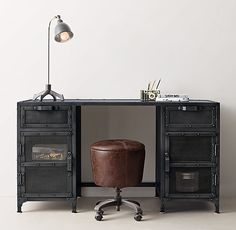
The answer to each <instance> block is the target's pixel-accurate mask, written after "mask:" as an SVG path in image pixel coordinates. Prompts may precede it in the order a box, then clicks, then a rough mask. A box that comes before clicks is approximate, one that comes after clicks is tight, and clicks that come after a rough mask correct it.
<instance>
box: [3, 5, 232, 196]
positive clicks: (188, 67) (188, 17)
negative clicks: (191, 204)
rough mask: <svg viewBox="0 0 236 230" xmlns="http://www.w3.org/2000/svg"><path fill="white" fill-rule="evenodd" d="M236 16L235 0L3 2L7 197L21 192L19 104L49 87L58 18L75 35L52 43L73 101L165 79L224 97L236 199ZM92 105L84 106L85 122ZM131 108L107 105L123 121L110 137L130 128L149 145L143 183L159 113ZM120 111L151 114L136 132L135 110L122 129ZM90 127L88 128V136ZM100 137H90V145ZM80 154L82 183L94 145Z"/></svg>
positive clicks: (174, 88)
mask: <svg viewBox="0 0 236 230" xmlns="http://www.w3.org/2000/svg"><path fill="white" fill-rule="evenodd" d="M235 12H236V1H234V0H227V1H225V0H198V1H195V0H178V1H176V0H99V1H98V0H67V1H61V0H51V1H31V0H21V1H17V0H15V1H13V0H1V1H0V22H1V28H2V29H1V35H0V58H1V62H0V78H1V90H0V97H1V113H0V118H1V119H0V130H1V132H0V135H1V137H0V140H1V151H0V157H1V158H0V159H1V166H0V181H1V183H0V184H1V186H0V187H1V189H0V196H8V195H9V196H11V195H15V193H16V102H17V101H20V100H25V99H29V98H31V97H32V96H33V94H34V93H36V92H38V91H41V90H42V89H43V88H44V85H45V83H46V77H47V59H46V57H47V26H48V22H49V20H50V19H51V18H52V17H53V16H54V15H57V14H61V16H62V19H64V21H65V22H66V23H68V24H69V25H70V26H71V28H72V30H73V32H74V38H73V39H72V40H71V41H70V42H68V43H65V44H59V43H56V42H52V62H51V70H52V71H51V76H52V85H53V89H54V90H56V91H58V92H62V93H63V94H64V96H65V97H66V98H138V97H139V90H140V89H141V88H144V87H146V86H147V84H148V82H149V81H150V80H154V79H159V78H160V77H161V78H162V83H161V86H160V87H161V92H162V93H184V94H188V95H189V96H190V97H191V98H199V99H211V100H216V101H219V102H221V192H222V195H223V196H231V195H234V194H235V193H236V185H235V174H236V167H235V164H236V153H235V147H236V141H235V130H236V118H235V117H236V103H235V96H233V95H234V91H235V85H236V79H235V75H236V65H235V62H236V14H235ZM90 109H92V110H95V111H94V112H96V113H98V114H99V113H101V110H99V108H90ZM90 109H87V110H86V108H85V109H84V111H83V112H84V113H83V117H84V118H85V119H86V118H88V117H89V116H90V115H91V111H89V110H90ZM127 110H129V109H127V108H120V110H119V111H117V109H116V108H112V107H111V108H108V111H109V112H108V114H109V117H110V119H115V123H114V122H110V123H107V125H108V129H109V130H110V134H109V135H110V136H116V135H121V134H122V135H123V134H124V133H126V134H129V136H131V137H134V138H136V139H137V138H138V139H140V140H143V141H144V142H145V143H146V144H147V145H148V148H149V152H150V153H149V155H148V157H149V159H147V161H146V163H147V164H146V168H145V175H144V179H145V181H151V180H152V179H153V177H154V175H153V172H152V170H150V169H152V168H153V167H154V165H153V164H152V162H153V160H154V155H153V151H154V140H153V139H152V138H153V136H152V132H153V130H152V127H153V125H154V123H153V122H152V119H151V118H152V116H154V112H153V110H152V108H149V109H148V110H147V111H146V110H143V109H142V108H136V111H133V110H130V111H127ZM120 114H121V115H122V114H123V116H124V114H128V117H130V118H131V119H132V118H133V114H140V115H141V117H149V119H146V120H145V121H144V122H146V123H142V125H141V128H142V127H144V130H134V129H133V128H132V127H134V126H132V124H135V122H136V123H137V124H139V123H140V117H139V116H135V117H134V118H133V119H134V120H133V121H132V122H134V123H132V124H131V125H130V126H129V125H128V126H127V127H126V128H125V129H124V130H123V129H122V133H121V132H120V130H121V128H120V127H121V123H122V122H123V121H122V120H120V118H119V117H120V116H119V115H120ZM109 124H113V125H110V126H109ZM114 124H115V125H114ZM94 126H95V127H96V124H94ZM84 128H86V127H85V126H84ZM118 128H119V129H118ZM90 129H91V126H90ZM87 130H89V125H88V126H87V129H86V130H83V132H87ZM140 131H143V132H144V134H142V135H141V136H139V134H137V133H140ZM101 137H102V136H101ZM93 139H94V137H93V136H89V137H88V139H86V140H83V143H84V148H86V144H88V143H89V140H93ZM82 158H83V160H84V162H83V167H84V172H85V173H84V175H83V179H89V178H91V172H90V168H89V167H90V165H89V159H88V156H87V155H86V151H84V153H83V156H82ZM85 193H86V192H85Z"/></svg>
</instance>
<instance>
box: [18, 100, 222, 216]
mask: <svg viewBox="0 0 236 230" xmlns="http://www.w3.org/2000/svg"><path fill="white" fill-rule="evenodd" d="M93 105H96V106H99V105H101V106H154V107H155V110H156V116H155V118H156V137H155V140H156V179H155V181H154V182H152V183H147V182H146V183H142V184H140V186H144V187H155V190H156V196H159V197H160V199H161V211H165V203H166V202H167V201H168V200H171V199H204V200H210V201H213V202H214V203H215V207H216V212H219V160H220V157H219V156H220V148H219V145H220V104H219V103H218V102H213V101H208V100H191V101H189V102H143V101H140V100H138V99H112V100H110V99H84V100H76V99H74V100H65V101H63V102H60V101H57V102H53V101H51V100H46V101H43V102H39V101H32V100H28V101H22V102H18V103H17V201H18V202H17V207H18V212H21V207H22V204H23V203H24V202H26V201H42V200H67V201H69V202H71V203H72V210H73V212H76V199H77V197H79V196H81V187H83V186H95V185H94V184H93V183H89V182H83V183H82V182H81V107H83V106H93ZM147 157H148V156H147Z"/></svg>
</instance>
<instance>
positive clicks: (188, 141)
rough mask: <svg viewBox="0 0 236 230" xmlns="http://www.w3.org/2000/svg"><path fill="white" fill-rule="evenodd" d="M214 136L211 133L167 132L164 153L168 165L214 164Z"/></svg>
mask: <svg viewBox="0 0 236 230" xmlns="http://www.w3.org/2000/svg"><path fill="white" fill-rule="evenodd" d="M216 140H217V139H216V134H215V133H211V132H198V133H196V132H169V133H166V137H165V153H168V155H169V160H170V163H175V162H176V163H178V162H179V163H181V162H198V163H201V162H205V163H207V162H215V156H216V150H217V148H216V147H217V143H216Z"/></svg>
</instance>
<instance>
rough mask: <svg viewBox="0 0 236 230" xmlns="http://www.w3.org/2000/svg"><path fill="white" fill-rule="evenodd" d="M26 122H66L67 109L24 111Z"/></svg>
mask: <svg viewBox="0 0 236 230" xmlns="http://www.w3.org/2000/svg"><path fill="white" fill-rule="evenodd" d="M25 123H26V124H67V123H68V111H66V110H61V111H57V110H56V111H33V110H28V111H25Z"/></svg>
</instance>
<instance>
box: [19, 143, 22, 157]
mask: <svg viewBox="0 0 236 230" xmlns="http://www.w3.org/2000/svg"><path fill="white" fill-rule="evenodd" d="M19 156H22V144H19Z"/></svg>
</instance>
